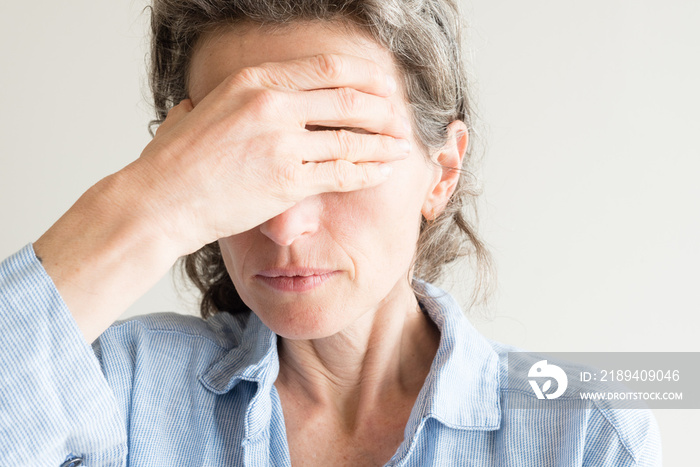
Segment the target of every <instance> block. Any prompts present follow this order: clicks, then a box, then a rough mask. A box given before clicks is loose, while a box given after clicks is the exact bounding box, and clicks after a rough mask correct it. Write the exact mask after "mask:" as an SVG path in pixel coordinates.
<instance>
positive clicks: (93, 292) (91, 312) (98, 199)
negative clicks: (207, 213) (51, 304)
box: [34, 164, 182, 342]
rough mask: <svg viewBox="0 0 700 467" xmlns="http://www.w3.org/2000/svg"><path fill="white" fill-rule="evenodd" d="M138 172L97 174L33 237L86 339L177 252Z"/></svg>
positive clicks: (163, 269)
mask: <svg viewBox="0 0 700 467" xmlns="http://www.w3.org/2000/svg"><path fill="white" fill-rule="evenodd" d="M140 175H141V174H139V170H138V169H136V168H135V166H134V165H133V164H132V165H131V166H129V167H127V168H125V169H123V170H122V171H120V172H118V173H116V174H114V175H111V176H109V177H107V178H105V179H103V180H101V181H100V182H98V183H97V184H96V185H94V186H93V187H92V188H90V189H89V190H88V191H87V192H86V193H85V194H83V196H81V197H80V199H79V200H78V201H77V202H76V203H75V204H74V205H73V206H72V207H71V208H70V209H69V210H68V211H67V212H66V213H65V214H64V215H63V216H62V217H61V218H60V219H59V220H58V221H57V222H56V223H55V224H54V225H53V226H52V227H51V228H50V229H49V230H48V231H47V232H46V233H45V234H44V235H42V237H41V238H40V239H39V240H37V241H36V242H35V243H34V251H35V252H36V255H37V257H39V258H40V260H41V261H42V265H43V267H44V269H45V270H46V272H47V273H48V274H49V276H50V277H51V279H52V280H53V282H54V284H55V285H56V288H57V289H58V291H59V293H60V294H61V297H62V298H63V300H64V301H65V303H66V304H67V306H68V309H69V310H70V312H71V314H72V315H73V317H74V319H75V321H76V322H77V324H78V327H79V328H80V330H81V332H82V334H83V336H84V337H85V339H86V341H87V342H92V341H94V340H95V339H96V338H97V337H98V336H99V335H100V334H101V333H102V332H103V331H104V330H105V329H107V328H108V327H109V326H110V325H111V324H112V323H113V322H114V321H115V320H116V319H117V318H118V317H119V316H120V315H121V314H122V313H123V312H124V311H125V310H126V309H127V308H128V307H129V305H131V304H132V303H133V302H134V301H135V300H136V299H138V298H139V297H140V296H141V295H143V294H144V293H145V292H146V291H147V290H148V289H149V288H151V287H152V286H153V285H154V284H155V283H156V282H157V281H158V280H159V279H160V277H162V276H163V274H165V273H166V272H167V271H168V269H169V268H170V266H171V265H172V264H173V263H174V261H175V260H176V259H177V257H178V256H179V255H180V254H182V252H180V251H178V249H177V247H176V246H175V244H174V241H173V240H172V238H173V237H171V236H168V235H166V234H165V232H167V231H168V228H167V227H165V226H164V225H163V222H164V221H163V220H161V217H160V216H159V212H158V211H159V209H160V211H162V208H159V207H158V206H156V205H155V202H154V199H153V196H151V194H150V193H148V191H149V190H148V186H147V184H148V181H147V180H146V179H145V177H142V176H140ZM162 214H163V217H162V219H165V218H167V215H166V214H165V213H162Z"/></svg>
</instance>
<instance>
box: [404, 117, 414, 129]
mask: <svg viewBox="0 0 700 467" xmlns="http://www.w3.org/2000/svg"><path fill="white" fill-rule="evenodd" d="M401 123H403V128H404V130H406V131H407V132H409V133H410V132H411V130H412V129H413V126H412V125H411V121H410V120H409V119H408V118H407V117H403V120H402V122H401Z"/></svg>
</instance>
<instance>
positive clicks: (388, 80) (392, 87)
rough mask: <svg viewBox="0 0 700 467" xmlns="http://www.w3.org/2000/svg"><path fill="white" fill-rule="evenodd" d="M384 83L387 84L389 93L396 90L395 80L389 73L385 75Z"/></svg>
mask: <svg viewBox="0 0 700 467" xmlns="http://www.w3.org/2000/svg"><path fill="white" fill-rule="evenodd" d="M386 85H387V86H389V92H390V93H391V94H394V93H395V92H396V89H397V88H398V85H397V84H396V80H395V79H394V77H393V76H391V75H386Z"/></svg>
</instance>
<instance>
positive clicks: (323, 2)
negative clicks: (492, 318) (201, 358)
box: [150, 0, 492, 318]
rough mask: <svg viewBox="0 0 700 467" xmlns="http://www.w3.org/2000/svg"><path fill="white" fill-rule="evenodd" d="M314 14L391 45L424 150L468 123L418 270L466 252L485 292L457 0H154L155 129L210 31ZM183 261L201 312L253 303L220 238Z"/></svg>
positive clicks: (485, 256)
mask: <svg viewBox="0 0 700 467" xmlns="http://www.w3.org/2000/svg"><path fill="white" fill-rule="evenodd" d="M309 20H312V21H313V20H320V21H344V22H350V23H352V24H354V25H356V26H359V27H360V28H361V29H362V30H364V31H366V32H367V33H369V35H370V36H371V37H372V38H373V39H374V40H375V41H376V42H377V43H378V44H380V45H382V46H383V47H385V48H387V49H388V50H389V51H390V52H391V53H392V55H393V57H394V59H395V61H396V63H397V65H398V67H399V70H400V72H401V74H402V78H403V80H404V85H405V89H406V95H407V99H408V103H409V106H410V109H411V112H412V119H413V127H414V129H415V131H416V134H417V137H418V140H419V142H420V143H421V144H422V145H423V147H424V149H426V155H427V154H428V152H429V151H430V150H435V149H438V148H440V147H442V146H443V145H444V144H445V142H446V140H447V126H448V125H449V124H450V123H451V122H453V121H454V120H461V121H463V122H465V124H466V125H467V127H468V129H469V147H468V149H467V154H466V155H465V158H464V162H463V165H462V169H461V174H460V177H459V181H458V183H457V187H456V190H455V192H454V193H453V195H452V196H451V198H450V200H449V202H448V203H447V206H446V207H445V209H444V210H443V212H442V213H440V214H439V215H438V216H437V217H436V218H435V219H432V220H430V221H427V220H426V219H423V220H422V221H421V226H420V234H419V238H418V242H417V246H416V252H415V256H414V264H413V277H414V278H419V279H422V280H425V281H427V282H436V281H438V280H439V279H440V278H441V276H442V274H443V272H444V269H445V266H446V265H447V264H449V263H451V262H453V261H454V260H456V259H457V258H460V257H464V256H468V257H470V258H471V259H472V260H473V261H472V264H474V265H475V268H474V271H475V274H474V277H473V281H474V290H473V294H472V305H473V304H475V303H477V302H478V301H480V300H481V299H484V298H486V297H487V295H488V292H487V290H488V288H489V285H490V280H489V276H490V274H491V271H492V264H491V256H490V254H489V252H488V250H487V248H486V247H485V245H484V243H483V242H482V240H481V239H480V238H479V236H478V235H477V230H476V221H477V212H476V203H475V201H476V198H477V196H478V195H479V194H480V190H479V189H478V186H477V183H476V177H475V176H474V171H473V166H474V163H475V161H474V154H473V152H474V150H473V148H474V136H475V135H474V126H473V119H474V110H473V106H472V105H471V100H470V98H469V93H468V89H469V88H468V83H467V72H466V68H465V63H464V59H463V56H462V42H461V35H462V34H461V28H462V27H461V20H460V14H459V9H458V5H457V3H456V2H455V1H454V0H153V4H152V6H151V28H152V43H151V55H150V60H151V68H150V85H151V91H152V93H153V99H154V105H155V112H156V118H155V119H154V120H153V121H152V122H151V133H153V128H154V127H155V126H157V125H159V124H160V123H162V122H163V121H164V120H165V117H166V116H167V113H168V110H170V108H172V107H173V106H174V105H176V104H177V103H179V102H180V101H181V100H183V99H186V98H187V97H188V90H187V76H188V72H189V65H190V61H191V58H192V53H193V50H194V47H195V45H196V43H197V41H198V40H199V39H200V37H202V36H203V34H204V33H206V32H207V31H210V30H211V29H212V28H216V27H220V26H235V24H237V23H242V22H253V23H258V24H261V25H283V24H288V23H290V22H294V21H309ZM180 265H181V267H182V271H183V272H184V273H185V274H186V276H187V277H188V278H189V279H190V280H191V281H192V283H193V284H194V285H195V286H196V287H197V289H198V290H199V291H200V292H201V294H202V297H201V302H200V312H201V315H202V317H203V318H207V317H209V316H211V315H212V314H214V313H218V312H228V313H234V314H235V313H247V312H249V310H248V308H247V307H246V306H245V304H244V303H243V302H242V300H241V299H240V297H239V295H238V293H237V292H236V288H235V286H234V284H233V282H232V281H231V279H230V277H229V275H228V273H227V271H226V267H225V265H224V261H223V259H222V256H221V251H220V250H219V245H218V243H217V242H214V243H211V244H208V245H206V246H204V247H203V248H201V249H200V250H198V251H196V252H195V253H192V254H190V255H188V256H185V257H183V258H181V261H180ZM409 279H412V278H409ZM414 290H415V287H414Z"/></svg>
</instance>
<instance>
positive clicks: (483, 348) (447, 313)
mask: <svg viewBox="0 0 700 467" xmlns="http://www.w3.org/2000/svg"><path fill="white" fill-rule="evenodd" d="M414 287H415V288H416V289H417V291H418V292H420V294H419V295H423V296H422V297H419V302H420V305H421V308H422V309H423V310H424V311H425V312H426V313H427V314H428V316H430V318H431V319H432V320H433V322H434V323H435V324H436V325H437V327H438V328H439V329H440V345H439V347H438V350H437V354H436V356H435V359H434V360H433V364H432V367H431V368H430V372H429V373H428V377H427V378H426V381H425V385H424V386H423V389H422V390H421V392H420V394H419V395H418V401H417V403H416V406H415V408H414V411H416V410H419V411H420V413H416V414H415V415H417V416H416V417H414V416H412V417H411V418H412V419H414V423H416V424H419V423H422V420H423V419H425V418H426V417H432V418H435V419H436V420H438V421H439V422H441V423H443V424H444V425H446V426H449V427H451V428H457V429H471V430H495V429H498V428H499V427H500V421H501V404H500V363H499V358H498V354H497V353H496V352H495V350H494V349H493V347H492V346H491V344H490V343H489V341H488V340H487V339H486V338H485V337H484V336H483V335H481V333H480V332H479V331H477V330H476V329H475V328H474V327H473V326H472V324H471V323H470V322H469V320H467V318H466V316H465V315H464V313H463V312H462V309H461V307H460V306H459V304H458V303H457V302H456V301H455V299H454V298H453V297H452V296H451V295H450V294H448V293H447V292H445V291H444V290H442V289H439V288H438V287H435V286H434V285H431V284H429V283H427V282H423V281H420V280H416V281H414ZM407 428H409V429H410V427H407Z"/></svg>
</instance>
